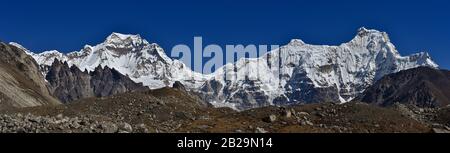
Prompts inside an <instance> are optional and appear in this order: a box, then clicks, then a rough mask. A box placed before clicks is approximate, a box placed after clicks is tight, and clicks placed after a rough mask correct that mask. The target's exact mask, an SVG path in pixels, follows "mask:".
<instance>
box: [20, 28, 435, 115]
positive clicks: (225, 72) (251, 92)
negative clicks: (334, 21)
mask: <svg viewBox="0 0 450 153" xmlns="http://www.w3.org/2000/svg"><path fill="white" fill-rule="evenodd" d="M13 45H16V46H18V47H19V46H20V45H18V44H14V43H13ZM20 47H21V46H20ZM22 48H23V47H22ZM24 50H26V49H25V48H24ZM28 52H29V51H28ZM29 54H30V55H32V56H33V57H34V58H35V60H36V61H37V62H38V63H39V64H41V65H42V66H43V67H45V65H51V63H52V62H53V61H54V59H55V58H57V59H59V60H63V61H66V62H67V63H68V64H69V65H76V66H77V67H79V68H80V69H81V70H85V69H86V70H88V71H92V70H94V69H95V67H97V66H99V65H100V66H108V67H110V68H114V69H116V70H118V71H119V72H120V73H122V74H125V75H128V76H129V77H130V78H131V79H132V80H134V81H136V82H142V83H143V84H144V85H146V86H149V87H150V88H161V87H164V86H169V85H171V84H172V83H174V82H175V81H181V82H182V83H183V84H184V85H186V87H187V88H188V89H191V90H193V91H196V92H197V93H199V95H200V96H201V97H202V98H203V99H204V100H205V101H208V102H210V103H212V104H213V105H215V106H219V107H220V106H226V107H232V108H235V109H248V108H254V107H259V106H266V105H287V104H297V103H314V102H326V101H329V102H348V101H350V100H352V99H353V98H355V97H357V96H358V95H359V94H361V93H362V92H363V91H364V90H365V89H366V88H367V87H368V86H370V85H372V84H373V83H374V81H376V80H378V79H380V78H381V77H382V76H384V75H387V74H390V73H395V72H398V71H400V70H405V69H410V68H415V67H418V66H428V67H433V68H437V67H438V65H437V64H435V63H434V62H433V61H432V60H431V58H430V56H429V55H428V54H427V53H418V54H414V55H410V56H401V55H400V54H399V53H398V51H397V50H396V48H395V46H394V45H393V44H392V43H391V42H390V40H389V37H388V35H387V34H386V33H385V32H380V31H377V30H368V29H365V28H360V29H359V30H358V33H357V35H356V36H355V37H354V39H352V40H351V41H349V42H347V43H343V44H341V45H339V46H327V45H310V44H306V43H304V42H303V41H302V40H299V39H294V40H292V41H291V42H290V43H289V44H287V45H285V46H282V47H280V48H278V49H275V50H273V51H270V52H268V53H267V54H265V55H263V56H261V57H259V58H253V59H240V60H238V61H237V62H235V63H228V64H226V65H225V66H223V67H221V68H219V69H217V71H216V72H214V73H212V74H208V75H202V74H200V73H197V72H193V71H192V70H191V69H190V68H188V67H186V66H185V65H184V64H183V63H182V62H180V61H178V60H172V59H170V58H169V57H168V56H167V55H166V54H165V53H164V51H163V49H162V48H161V47H159V46H158V45H157V44H155V43H148V42H147V41H146V40H144V39H142V38H141V37H140V36H139V35H124V34H119V33H113V34H111V35H110V36H108V38H107V39H106V41H104V42H103V43H100V44H98V45H95V46H89V45H86V46H85V47H84V48H83V49H82V50H80V51H77V52H72V53H68V54H62V53H60V52H58V51H47V52H43V53H40V54H34V53H31V52H29ZM43 70H44V71H45V68H43Z"/></svg>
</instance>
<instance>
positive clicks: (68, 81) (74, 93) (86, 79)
mask: <svg viewBox="0 0 450 153" xmlns="http://www.w3.org/2000/svg"><path fill="white" fill-rule="evenodd" d="M46 80H47V81H48V83H49V88H50V92H51V93H52V95H54V96H55V97H57V98H58V99H59V100H60V101H61V102H63V103H68V102H72V101H75V100H78V99H82V98H88V97H106V96H111V95H115V94H119V93H125V92H130V91H136V90H145V89H147V88H146V87H144V86H143V85H142V83H135V82H133V81H132V80H131V79H130V78H129V77H127V76H124V75H122V74H121V73H119V72H118V71H116V70H115V69H111V68H109V67H108V66H105V67H104V68H101V67H100V66H98V67H97V68H95V69H94V70H93V71H92V72H88V71H81V70H80V69H78V67H76V66H71V67H69V65H68V64H67V62H64V63H63V62H61V61H59V60H57V59H55V61H54V62H53V63H52V65H51V67H49V69H48V73H47V75H46Z"/></svg>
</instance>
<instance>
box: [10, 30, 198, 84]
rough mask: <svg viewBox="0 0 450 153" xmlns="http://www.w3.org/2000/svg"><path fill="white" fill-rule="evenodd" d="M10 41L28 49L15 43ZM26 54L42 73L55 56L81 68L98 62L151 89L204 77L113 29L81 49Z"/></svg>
mask: <svg viewBox="0 0 450 153" xmlns="http://www.w3.org/2000/svg"><path fill="white" fill-rule="evenodd" d="M11 44H12V45H15V46H17V47H20V48H23V49H24V50H27V49H25V48H24V47H22V46H20V45H19V44H17V43H11ZM27 51H28V50H27ZM28 54H30V55H31V56H32V57H33V58H34V59H35V60H36V61H37V62H38V63H39V64H40V65H41V69H42V70H43V71H44V72H43V73H44V74H45V73H46V71H47V69H46V67H48V66H50V65H51V64H52V63H53V61H54V59H55V58H56V59H59V60H61V61H66V62H67V63H68V64H69V65H70V66H72V65H75V66H77V67H78V68H80V69H81V70H83V71H84V70H87V71H94V70H95V68H96V67H98V66H102V67H104V66H108V67H110V68H114V69H116V70H117V71H119V72H120V73H122V74H124V75H128V76H129V77H130V78H131V79H132V80H133V81H135V82H142V83H143V84H144V85H145V86H149V87H150V88H152V89H156V88H162V87H165V86H169V85H172V84H173V83H174V82H175V81H181V82H182V83H183V84H185V85H186V86H187V87H189V88H198V87H199V86H201V85H202V83H203V82H204V81H205V80H206V77H205V76H204V75H202V74H199V73H196V72H193V71H191V70H190V69H189V67H186V66H185V64H183V63H182V62H180V61H178V60H172V59H171V58H169V57H167V55H166V54H165V53H164V50H163V49H162V48H161V47H160V46H159V45H158V44H156V43H149V42H147V41H146V40H145V39H142V38H141V36H140V35H125V34H119V33H112V34H111V35H109V36H108V37H107V38H106V40H105V41H104V42H103V43H100V44H98V45H95V46H90V45H86V46H84V48H83V49H81V50H80V51H76V52H71V53H68V54H63V53H60V52H58V51H55V50H53V51H45V52H42V53H39V54H35V53H32V52H30V51H28Z"/></svg>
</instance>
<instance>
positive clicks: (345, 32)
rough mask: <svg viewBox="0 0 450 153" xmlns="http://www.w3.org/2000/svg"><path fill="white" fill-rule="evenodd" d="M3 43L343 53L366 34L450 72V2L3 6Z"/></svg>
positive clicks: (78, 1) (130, 1)
mask: <svg viewBox="0 0 450 153" xmlns="http://www.w3.org/2000/svg"><path fill="white" fill-rule="evenodd" d="M0 4H1V7H0V15H1V20H0V40H2V41H6V42H9V41H15V42H19V43H20V44H22V45H24V46H25V47H27V48H29V49H31V50H33V51H43V50H51V49H57V50H60V51H63V52H68V51H75V50H80V49H81V48H82V47H83V46H84V45H85V44H91V45H94V44H98V43H100V42H102V41H103V40H104V39H105V37H106V36H108V35H109V34H110V33H111V32H120V33H132V34H141V35H142V36H143V37H144V38H146V39H147V40H149V41H150V42H156V43H158V44H160V45H161V46H163V47H164V48H165V49H166V51H170V49H171V48H172V47H173V46H174V45H175V44H180V43H184V44H192V43H193V37H194V36H203V41H204V43H208V44H209V43H216V44H219V45H225V44H280V45H283V44H286V43H287V42H289V40H290V39H292V38H300V39H302V40H303V41H305V42H306V43H312V44H328V45H335V44H340V43H343V42H346V41H348V40H350V39H351V38H352V37H353V36H354V35H355V33H356V30H357V29H358V28H359V27H362V26H365V27H368V28H374V29H379V30H381V31H386V32H388V33H389V34H390V37H391V40H392V41H393V42H394V44H395V45H396V46H397V48H398V50H399V51H400V53H401V54H403V55H406V54H411V53H415V52H418V51H429V52H430V54H431V55H432V57H433V58H434V60H435V61H437V63H438V64H439V65H441V67H443V68H446V69H449V68H450V59H449V57H450V56H449V55H450V2H448V0H441V1H436V0H426V1H420V2H419V1H393V0H376V1H363V0H346V1H345V0H342V1H339V2H338V1H336V0H329V1H325V0H308V1H284V0H273V1H261V0H258V1H245V2H244V1H243V0H236V1H233V0H214V2H212V0H204V1H199V0H179V1H173V0H161V1H151V2H150V1H143V0H142V1H138V0H126V1H125V0H122V1H114V0H109V1H94V0H90V1H88V0H72V1H61V0H58V1H56V0H54V1H50V0H39V1H24V0H14V1H12V0H10V1H6V0H1V3H0Z"/></svg>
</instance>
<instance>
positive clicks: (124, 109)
mask: <svg viewBox="0 0 450 153" xmlns="http://www.w3.org/2000/svg"><path fill="white" fill-rule="evenodd" d="M449 110H450V108H449V107H443V108H440V109H437V108H426V109H424V108H418V107H416V106H412V105H411V106H409V105H404V104H395V105H393V106H392V107H389V108H382V107H379V106H375V105H370V104H366V103H357V102H351V103H346V104H334V103H321V104H307V105H293V106H286V107H276V106H271V107H263V108H257V109H250V110H245V111H235V110H232V109H229V108H213V107H212V106H210V105H209V104H207V103H205V102H202V101H201V100H199V99H198V98H197V97H196V96H193V94H190V92H187V91H184V90H183V89H176V88H164V89H159V90H148V91H139V92H129V93H124V94H118V95H114V96H110V97H105V98H87V99H82V100H78V101H75V102H73V103H71V104H67V105H57V106H40V107H30V108H19V109H17V108H13V109H6V110H3V111H1V112H0V114H1V115H0V130H1V132H8V133H9V132H27V133H39V132H45V133H48V132H50V133H53V132H56V133H60V132H62V133H73V132H75V133H131V132H133V133H159V132H182V133H217V132H219V133H223V132H225V133H267V132H274V133H292V132H295V133H431V132H437V133H445V132H448V130H449V128H448V126H450V124H449V123H450V122H449V121H450V117H449V112H450V111H449Z"/></svg>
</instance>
